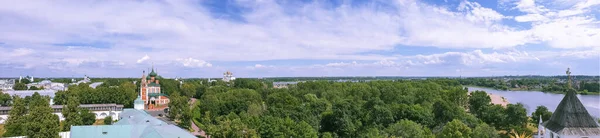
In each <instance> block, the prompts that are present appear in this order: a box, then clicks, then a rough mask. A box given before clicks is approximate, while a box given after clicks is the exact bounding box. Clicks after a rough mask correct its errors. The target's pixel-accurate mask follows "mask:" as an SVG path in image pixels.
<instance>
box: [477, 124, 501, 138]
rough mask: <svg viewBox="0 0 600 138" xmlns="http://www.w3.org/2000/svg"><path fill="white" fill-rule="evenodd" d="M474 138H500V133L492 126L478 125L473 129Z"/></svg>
mask: <svg viewBox="0 0 600 138" xmlns="http://www.w3.org/2000/svg"><path fill="white" fill-rule="evenodd" d="M471 137H473V138H499V137H500V135H498V132H497V131H496V129H495V128H494V127H492V126H489V125H487V124H485V123H483V124H480V125H478V126H477V127H475V129H473V134H472V136H471Z"/></svg>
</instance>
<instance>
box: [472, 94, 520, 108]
mask: <svg viewBox="0 0 600 138" xmlns="http://www.w3.org/2000/svg"><path fill="white" fill-rule="evenodd" d="M486 93H487V95H488V96H490V100H491V101H492V104H498V105H502V106H503V107H506V106H507V105H508V104H510V102H509V101H508V99H506V98H505V97H502V95H497V94H492V93H488V92H486ZM467 94H469V95H470V94H471V92H468V93H467Z"/></svg>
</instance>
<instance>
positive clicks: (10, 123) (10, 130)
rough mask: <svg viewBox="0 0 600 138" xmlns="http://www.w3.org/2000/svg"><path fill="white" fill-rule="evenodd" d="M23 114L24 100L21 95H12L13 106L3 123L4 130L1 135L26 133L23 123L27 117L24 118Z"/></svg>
mask: <svg viewBox="0 0 600 138" xmlns="http://www.w3.org/2000/svg"><path fill="white" fill-rule="evenodd" d="M25 114H27V108H26V107H25V102H24V101H23V99H22V98H21V97H19V96H13V106H12V108H11V110H10V112H9V116H8V119H7V120H6V123H5V124H4V129H5V130H6V132H5V133H4V135H3V136H4V137H14V136H23V135H25V134H26V129H25V125H24V124H25V122H27V119H26V118H25Z"/></svg>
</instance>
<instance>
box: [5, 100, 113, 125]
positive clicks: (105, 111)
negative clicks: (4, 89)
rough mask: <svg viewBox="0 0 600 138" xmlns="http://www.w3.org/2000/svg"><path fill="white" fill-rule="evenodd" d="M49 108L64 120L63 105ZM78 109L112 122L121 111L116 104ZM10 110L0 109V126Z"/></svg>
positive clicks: (8, 108) (83, 106) (86, 105)
mask: <svg viewBox="0 0 600 138" xmlns="http://www.w3.org/2000/svg"><path fill="white" fill-rule="evenodd" d="M51 107H52V109H53V110H54V112H53V114H55V115H57V116H58V118H59V119H60V121H63V120H65V117H63V115H62V109H63V108H64V106H63V105H51ZM79 107H80V108H85V109H88V110H90V112H92V113H94V114H95V115H96V119H104V118H106V117H108V116H111V117H112V119H113V120H117V119H118V118H119V115H121V112H122V111H123V105H117V104H82V105H79ZM11 108H12V107H10V106H3V107H0V124H4V122H5V121H6V119H8V115H9V112H10V109H11Z"/></svg>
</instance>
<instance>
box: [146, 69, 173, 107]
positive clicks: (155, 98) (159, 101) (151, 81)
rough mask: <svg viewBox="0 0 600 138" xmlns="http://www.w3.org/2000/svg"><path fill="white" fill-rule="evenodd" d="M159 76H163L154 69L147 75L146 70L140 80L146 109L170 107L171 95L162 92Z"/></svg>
mask: <svg viewBox="0 0 600 138" xmlns="http://www.w3.org/2000/svg"><path fill="white" fill-rule="evenodd" d="M159 78H162V77H160V76H158V74H156V72H154V67H153V68H152V71H151V72H150V73H149V74H148V76H146V71H144V72H143V73H142V80H141V82H140V95H141V97H142V100H143V101H144V109H147V110H157V109H163V108H166V107H168V104H169V97H167V95H166V94H164V93H162V92H161V89H160V81H159Z"/></svg>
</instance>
